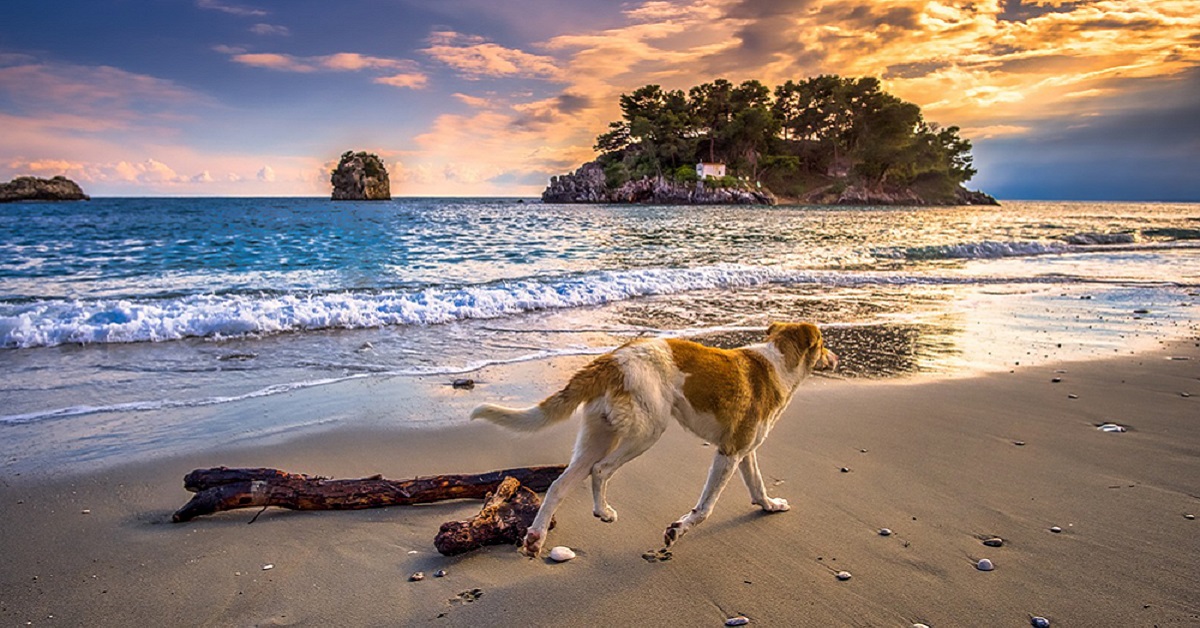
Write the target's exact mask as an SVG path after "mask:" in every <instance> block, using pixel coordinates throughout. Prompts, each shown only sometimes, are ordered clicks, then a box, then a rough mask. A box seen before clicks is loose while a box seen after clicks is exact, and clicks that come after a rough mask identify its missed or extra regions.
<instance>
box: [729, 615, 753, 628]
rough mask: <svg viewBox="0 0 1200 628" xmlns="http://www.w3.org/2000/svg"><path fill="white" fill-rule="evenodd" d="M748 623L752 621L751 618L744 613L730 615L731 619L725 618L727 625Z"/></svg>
mask: <svg viewBox="0 0 1200 628" xmlns="http://www.w3.org/2000/svg"><path fill="white" fill-rule="evenodd" d="M748 623H750V618H749V617H746V616H743V615H738V616H737V617H730V618H729V619H726V620H725V625H726V626H745V625H746V624H748Z"/></svg>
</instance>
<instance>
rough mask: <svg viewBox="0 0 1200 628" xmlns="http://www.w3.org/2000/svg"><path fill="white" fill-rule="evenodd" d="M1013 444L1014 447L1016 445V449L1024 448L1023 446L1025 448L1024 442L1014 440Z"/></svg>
mask: <svg viewBox="0 0 1200 628" xmlns="http://www.w3.org/2000/svg"><path fill="white" fill-rule="evenodd" d="M1013 444H1014V445H1016V446H1017V447H1024V446H1025V441H1023V440H1014V441H1013Z"/></svg>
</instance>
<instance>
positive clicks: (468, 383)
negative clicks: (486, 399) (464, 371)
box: [450, 377, 475, 390]
mask: <svg viewBox="0 0 1200 628" xmlns="http://www.w3.org/2000/svg"><path fill="white" fill-rule="evenodd" d="M450 385H451V386H454V387H455V388H458V389H461V390H471V389H472V388H475V380H473V379H468V378H465V377H464V378H461V379H456V380H454V381H453V382H451V383H450Z"/></svg>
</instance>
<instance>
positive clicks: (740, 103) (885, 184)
mask: <svg viewBox="0 0 1200 628" xmlns="http://www.w3.org/2000/svg"><path fill="white" fill-rule="evenodd" d="M620 105H621V114H622V116H621V120H620V121H617V122H612V123H610V124H609V130H608V131H607V132H606V133H603V134H601V135H600V136H599V137H597V138H596V145H595V150H596V151H597V152H598V153H599V157H598V158H597V159H596V161H594V162H589V163H587V164H584V165H583V166H582V167H580V168H579V169H578V170H577V171H576V172H574V173H572V174H568V175H564V176H560V177H553V178H552V179H551V182H550V186H549V187H548V188H546V191H545V192H543V194H542V199H543V200H544V201H546V202H624V203H638V202H650V203H695V204H704V203H764V204H772V203H775V202H776V201H777V199H784V200H786V201H788V202H797V203H815V204H899V205H962V204H995V203H996V201H995V199H993V198H992V197H990V196H988V195H986V194H983V193H982V192H972V191H969V190H967V189H966V188H965V187H963V183H964V182H966V181H968V180H969V179H970V178H971V177H972V176H974V174H975V172H976V171H975V168H974V166H973V163H972V157H971V142H970V141H969V140H966V139H963V138H962V137H960V136H959V128H958V127H955V126H950V127H941V126H939V125H938V124H936V123H933V122H926V121H925V119H924V117H923V116H922V115H921V109H920V107H918V106H917V105H915V104H913V103H910V102H905V101H903V100H901V99H899V98H897V97H895V96H892V95H891V94H888V93H887V92H884V91H882V90H881V89H880V85H879V80H878V79H875V78H871V77H867V78H842V77H839V76H817V77H814V78H809V79H806V80H803V81H800V82H794V81H788V82H786V83H784V84H783V85H780V86H778V87H776V88H775V89H774V90H771V89H770V88H769V87H767V86H766V85H763V84H762V83H761V82H759V81H757V80H749V81H745V82H743V83H742V84H740V85H734V84H732V83H730V82H729V81H727V80H725V79H717V80H715V81H713V82H711V83H705V84H703V85H697V86H695V87H692V88H691V89H690V90H688V92H687V93H686V94H685V93H684V92H683V91H682V90H664V89H662V88H661V87H660V86H658V85H646V86H645V87H641V88H639V89H637V90H634V91H633V93H630V94H622V95H621V99H620ZM698 167H699V168H701V169H702V172H701V174H698V173H697V168H698ZM722 170H724V175H723V176H722V175H721V174H720V173H721V171H722ZM709 171H715V172H716V173H717V174H716V175H715V176H714V175H713V174H710V172H709Z"/></svg>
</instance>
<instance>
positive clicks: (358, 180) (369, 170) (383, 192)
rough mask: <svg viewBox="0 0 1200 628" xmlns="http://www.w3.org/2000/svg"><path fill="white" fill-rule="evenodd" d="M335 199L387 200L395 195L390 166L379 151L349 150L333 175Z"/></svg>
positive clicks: (331, 178)
mask: <svg viewBox="0 0 1200 628" xmlns="http://www.w3.org/2000/svg"><path fill="white" fill-rule="evenodd" d="M329 180H330V182H331V183H333V200H335V201H386V200H388V199H390V198H392V190H391V186H390V184H389V182H388V173H387V168H385V167H384V166H383V161H382V160H381V159H379V157H378V156H377V155H373V154H371V153H365V152H357V153H356V152H354V151H346V152H345V153H342V158H341V160H340V161H338V165H337V168H335V169H334V171H333V174H332V175H331V176H330V177H329Z"/></svg>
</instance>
